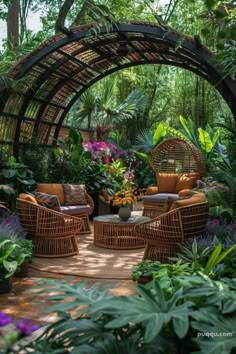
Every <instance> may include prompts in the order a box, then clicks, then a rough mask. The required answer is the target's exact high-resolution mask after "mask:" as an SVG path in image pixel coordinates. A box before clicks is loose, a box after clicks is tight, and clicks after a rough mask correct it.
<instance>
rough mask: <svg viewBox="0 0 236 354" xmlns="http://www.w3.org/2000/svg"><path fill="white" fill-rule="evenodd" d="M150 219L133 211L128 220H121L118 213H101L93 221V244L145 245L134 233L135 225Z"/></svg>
mask: <svg viewBox="0 0 236 354" xmlns="http://www.w3.org/2000/svg"><path fill="white" fill-rule="evenodd" d="M147 220H150V218H149V217H147V216H140V215H139V214H137V213H135V212H133V213H132V215H131V217H130V218H129V220H127V221H121V220H120V218H119V216H118V215H110V214H109V215H102V216H97V217H95V218H94V219H93V221H94V244H95V245H96V246H98V247H103V248H112V249H117V250H120V249H135V248H143V247H145V242H144V241H143V240H142V239H140V238H138V237H137V236H136V235H135V232H134V227H135V225H137V224H139V223H141V222H143V221H147Z"/></svg>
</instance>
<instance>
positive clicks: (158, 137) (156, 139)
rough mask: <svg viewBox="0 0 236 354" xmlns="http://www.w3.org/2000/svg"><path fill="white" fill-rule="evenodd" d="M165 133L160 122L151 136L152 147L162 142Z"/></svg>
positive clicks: (164, 128) (163, 126) (163, 125)
mask: <svg viewBox="0 0 236 354" xmlns="http://www.w3.org/2000/svg"><path fill="white" fill-rule="evenodd" d="M166 133H167V131H166V126H165V124H163V123H162V122H160V123H159V124H158V126H157V128H156V130H155V132H154V135H153V146H156V145H158V144H159V143H160V142H161V141H162V139H163V137H164V136H165V135H166Z"/></svg>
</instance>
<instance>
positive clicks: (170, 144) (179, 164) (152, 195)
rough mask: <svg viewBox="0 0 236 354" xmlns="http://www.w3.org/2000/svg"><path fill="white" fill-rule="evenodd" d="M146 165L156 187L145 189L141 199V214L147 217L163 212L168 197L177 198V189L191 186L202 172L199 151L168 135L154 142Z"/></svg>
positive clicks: (202, 162)
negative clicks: (164, 138) (149, 168)
mask: <svg viewBox="0 0 236 354" xmlns="http://www.w3.org/2000/svg"><path fill="white" fill-rule="evenodd" d="M150 164H151V167H152V169H153V171H154V173H155V174H156V178H157V184H158V186H157V187H149V188H148V189H147V193H146V195H145V196H144V199H143V207H144V209H143V215H145V216H149V217H151V218H153V217H156V216H158V215H161V214H163V213H165V212H166V211H167V208H168V205H167V204H166V203H167V201H168V198H171V199H173V200H175V199H178V198H179V196H181V193H180V192H181V188H182V189H191V188H193V187H195V183H196V180H197V179H198V178H200V177H202V176H203V175H204V173H205V161H204V156H203V155H202V153H201V151H199V150H198V149H197V148H196V147H195V146H194V145H193V144H191V143H190V142H188V141H186V140H182V139H179V138H169V139H166V140H164V141H163V142H162V143H160V144H159V145H157V146H156V147H155V148H154V149H153V151H152V154H151V158H150ZM181 178H182V181H181ZM184 178H185V181H183V179H184ZM187 179H189V185H188V184H187ZM189 186H190V187H189ZM179 193H180V194H179Z"/></svg>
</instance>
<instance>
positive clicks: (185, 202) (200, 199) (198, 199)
mask: <svg viewBox="0 0 236 354" xmlns="http://www.w3.org/2000/svg"><path fill="white" fill-rule="evenodd" d="M206 201H207V199H206V197H205V194H204V193H197V194H194V195H193V196H192V197H190V198H186V199H182V200H176V201H175V202H174V203H173V204H172V206H171V208H170V210H174V209H177V208H180V207H184V206H189V205H192V204H197V203H204V202H206Z"/></svg>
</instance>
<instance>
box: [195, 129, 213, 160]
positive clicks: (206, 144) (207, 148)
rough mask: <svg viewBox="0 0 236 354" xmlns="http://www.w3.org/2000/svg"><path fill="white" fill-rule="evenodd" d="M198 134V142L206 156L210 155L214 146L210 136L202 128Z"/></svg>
mask: <svg viewBox="0 0 236 354" xmlns="http://www.w3.org/2000/svg"><path fill="white" fill-rule="evenodd" d="M198 133H199V136H198V140H199V143H200V145H201V149H202V150H203V151H204V152H205V153H206V154H208V153H209V152H211V151H212V149H213V144H212V141H211V138H210V135H209V133H208V132H207V131H206V130H204V129H202V128H198Z"/></svg>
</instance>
